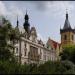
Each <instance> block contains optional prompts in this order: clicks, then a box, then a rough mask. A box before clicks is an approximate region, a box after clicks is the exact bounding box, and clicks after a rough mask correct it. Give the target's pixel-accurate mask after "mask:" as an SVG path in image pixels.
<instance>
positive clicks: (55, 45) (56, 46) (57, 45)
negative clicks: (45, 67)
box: [47, 38, 61, 60]
mask: <svg viewBox="0 0 75 75" xmlns="http://www.w3.org/2000/svg"><path fill="white" fill-rule="evenodd" d="M47 47H49V48H51V50H54V51H55V52H56V57H57V60H59V52H60V49H61V44H60V43H58V42H56V41H54V40H52V39H51V38H49V39H48V41H47Z"/></svg>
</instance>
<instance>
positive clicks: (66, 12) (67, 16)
mask: <svg viewBox="0 0 75 75" xmlns="http://www.w3.org/2000/svg"><path fill="white" fill-rule="evenodd" d="M66 19H68V10H67V9H66Z"/></svg>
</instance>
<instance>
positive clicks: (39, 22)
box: [0, 1, 75, 43]
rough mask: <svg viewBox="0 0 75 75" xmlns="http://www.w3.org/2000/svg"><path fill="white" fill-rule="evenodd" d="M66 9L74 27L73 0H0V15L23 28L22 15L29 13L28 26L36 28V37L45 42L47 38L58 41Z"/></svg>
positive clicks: (74, 12) (74, 3)
mask: <svg viewBox="0 0 75 75" xmlns="http://www.w3.org/2000/svg"><path fill="white" fill-rule="evenodd" d="M66 9H67V11H68V14H69V21H70V25H71V27H72V28H74V27H75V1H0V15H3V16H5V17H6V18H7V19H8V20H10V22H11V24H12V25H13V27H15V26H16V20H17V15H18V19H19V27H20V28H23V23H24V16H25V14H26V10H27V13H28V15H29V23H30V27H32V26H34V27H35V28H36V31H37V34H38V38H39V39H41V40H43V41H44V42H46V41H47V40H48V38H49V37H50V38H51V39H53V40H55V41H57V42H59V43H60V42H61V41H60V38H61V37H60V28H63V26H64V22H65V14H66Z"/></svg>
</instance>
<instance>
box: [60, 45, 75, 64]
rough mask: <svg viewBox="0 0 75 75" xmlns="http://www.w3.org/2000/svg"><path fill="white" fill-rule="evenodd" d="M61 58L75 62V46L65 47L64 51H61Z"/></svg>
mask: <svg viewBox="0 0 75 75" xmlns="http://www.w3.org/2000/svg"><path fill="white" fill-rule="evenodd" d="M60 56H61V60H69V61H72V62H73V63H75V46H74V45H72V46H67V47H64V48H63V52H62V53H60Z"/></svg>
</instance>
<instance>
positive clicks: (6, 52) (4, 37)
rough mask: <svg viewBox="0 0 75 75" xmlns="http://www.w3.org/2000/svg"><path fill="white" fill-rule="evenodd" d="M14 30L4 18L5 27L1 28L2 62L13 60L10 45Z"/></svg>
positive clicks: (0, 46) (0, 58)
mask: <svg viewBox="0 0 75 75" xmlns="http://www.w3.org/2000/svg"><path fill="white" fill-rule="evenodd" d="M11 30H12V25H11V23H10V22H9V21H8V20H6V19H5V18H3V25H2V26H0V60H3V61H6V60H11V59H13V58H14V57H13V54H12V53H11V52H10V51H11V47H10V44H9V43H8V41H9V39H10V36H9V35H10V34H11Z"/></svg>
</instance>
